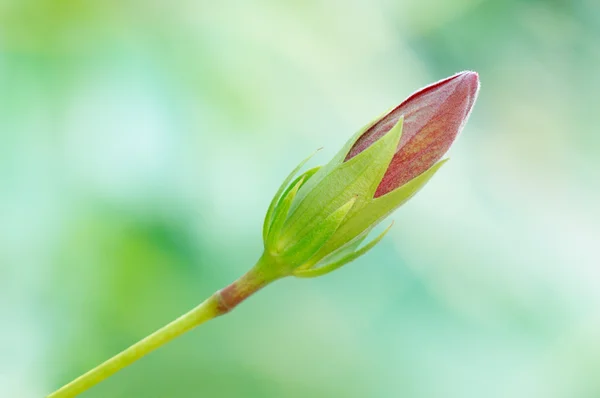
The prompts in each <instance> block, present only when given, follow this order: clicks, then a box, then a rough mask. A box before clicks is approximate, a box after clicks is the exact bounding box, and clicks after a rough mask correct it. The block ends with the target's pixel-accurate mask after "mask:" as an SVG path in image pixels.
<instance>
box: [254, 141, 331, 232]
mask: <svg viewBox="0 0 600 398" xmlns="http://www.w3.org/2000/svg"><path fill="white" fill-rule="evenodd" d="M320 150H321V148H319V149H317V150H316V151H314V152H313V153H312V154H310V156H308V157H307V158H306V159H304V160H303V161H302V162H300V164H299V165H298V166H296V168H295V169H294V170H292V172H291V173H290V174H289V175H288V176H287V177H286V178H285V180H283V183H282V184H281V186H280V187H279V189H278V190H277V192H276V193H275V196H273V199H272V200H271V203H270V204H269V208H268V209H267V214H266V215H265V221H264V223H263V241H265V240H266V239H267V235H268V234H269V228H270V227H271V223H272V221H273V219H272V217H273V211H274V210H275V206H276V205H277V203H278V202H279V199H280V198H281V197H282V194H283V192H284V191H285V189H286V188H288V190H289V187H288V184H289V183H290V181H292V179H293V178H294V176H295V175H296V174H297V173H298V171H300V169H301V168H302V166H304V165H305V164H306V162H308V161H309V160H310V158H312V157H313V156H314V155H315V154H316V153H317V152H319V151H320Z"/></svg>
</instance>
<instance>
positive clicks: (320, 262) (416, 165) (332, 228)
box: [263, 72, 479, 277]
mask: <svg viewBox="0 0 600 398" xmlns="http://www.w3.org/2000/svg"><path fill="white" fill-rule="evenodd" d="M478 89H479V78H478V76H477V73H475V72H461V73H458V74H456V75H454V76H451V77H449V78H447V79H444V80H441V81H439V82H437V83H434V84H432V85H430V86H427V87H425V88H423V89H421V90H419V91H417V92H416V93H414V94H413V95H411V96H410V97H408V99H406V100H405V101H404V102H402V103H401V104H400V105H398V106H397V107H396V108H394V109H392V110H391V111H389V112H387V113H386V114H384V115H383V116H381V117H379V118H377V119H376V120H375V121H374V122H372V123H370V124H369V125H367V126H366V127H365V128H363V129H361V130H360V131H359V132H358V133H357V134H356V135H355V136H354V137H353V138H352V139H350V141H348V143H346V145H345V146H344V147H343V148H342V150H341V151H340V152H339V153H338V154H337V155H336V156H335V157H334V158H333V159H332V160H331V161H330V162H329V163H328V164H326V165H325V166H323V167H316V168H313V169H311V170H308V171H307V172H305V173H304V174H302V175H301V176H299V177H298V178H296V179H295V180H294V181H292V180H293V178H294V176H295V174H296V173H297V172H298V171H299V170H300V168H301V167H302V166H303V165H304V164H305V163H306V161H308V159H306V160H304V161H303V162H302V163H301V164H300V165H299V166H298V167H297V168H296V169H295V170H294V171H293V172H292V173H291V174H290V176H288V178H287V179H286V180H285V181H284V183H283V184H282V186H281V187H280V189H279V191H278V192H277V194H276V195H275V197H274V198H273V201H272V202H271V205H270V206H269V210H268V211H267V215H266V217H265V223H264V227H263V239H264V243H265V253H264V255H263V261H264V262H265V263H270V264H276V267H278V268H280V275H281V276H285V275H289V274H293V275H295V276H299V277H312V276H318V275H323V274H325V273H328V272H331V271H332V270H334V269H336V268H338V267H340V266H342V265H344V264H346V263H348V262H350V261H352V260H354V259H356V258H357V257H359V256H361V255H362V254H364V253H366V252H367V251H368V250H370V249H371V248H372V247H373V246H374V245H375V244H376V243H377V242H379V241H380V240H381V239H382V238H383V236H384V235H385V233H386V232H387V230H386V231H384V232H383V233H382V234H380V235H379V236H378V237H377V238H375V239H374V240H373V241H372V242H370V243H369V244H367V245H365V246H363V247H362V248H358V246H359V245H360V244H361V243H362V241H363V240H364V238H365V237H366V236H367V234H368V233H369V232H370V231H371V230H372V228H373V227H374V226H375V225H377V224H378V223H379V222H381V221H382V220H383V219H384V218H385V217H387V216H388V215H389V214H390V213H391V212H392V211H393V210H395V209H396V208H397V207H399V206H400V205H402V204H403V203H404V202H406V201H407V200H408V199H409V198H410V197H411V196H412V195H414V194H415V193H416V192H417V191H418V190H419V189H420V188H421V187H422V186H423V185H424V184H425V183H426V182H427V181H428V180H429V179H430V178H431V177H432V176H433V174H434V173H435V172H436V171H437V170H438V169H439V168H440V167H441V165H442V164H443V163H444V161H440V159H441V158H442V156H443V155H444V154H445V153H446V151H447V150H448V149H449V148H450V146H451V144H452V142H453V141H454V139H455V138H456V136H457V135H458V133H459V132H460V130H461V129H462V127H463V125H464V123H465V122H466V120H467V117H468V115H469V113H470V111H471V109H472V107H473V104H474V102H475V99H476V97H477V92H478ZM388 230H389V228H388Z"/></svg>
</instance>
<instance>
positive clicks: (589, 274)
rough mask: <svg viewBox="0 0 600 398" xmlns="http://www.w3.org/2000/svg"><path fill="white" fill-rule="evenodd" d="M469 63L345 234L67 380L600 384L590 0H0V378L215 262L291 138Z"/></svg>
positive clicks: (338, 135) (301, 148) (219, 279)
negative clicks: (391, 184) (455, 112)
mask: <svg viewBox="0 0 600 398" xmlns="http://www.w3.org/2000/svg"><path fill="white" fill-rule="evenodd" d="M464 69H473V70H476V71H478V72H479V74H480V78H481V81H482V90H481V93H480V97H479V101H478V103H477V105H476V107H475V110H474V112H473V114H472V117H471V119H470V122H469V124H468V125H467V127H466V129H465V131H464V132H463V134H462V135H461V136H460V137H459V140H458V141H457V143H456V145H455V146H454V147H453V149H452V151H451V153H450V156H451V157H452V160H451V161H450V162H449V163H448V164H447V165H446V166H444V168H443V169H442V170H441V171H440V172H439V173H438V174H437V175H436V176H435V177H434V179H433V180H432V181H431V182H430V184H428V185H427V186H426V187H425V188H424V189H423V190H422V191H421V192H420V193H419V194H418V195H417V196H416V197H415V198H414V199H413V200H412V201H411V202H409V203H408V204H407V205H405V206H404V207H402V208H401V209H400V210H398V211H397V212H396V213H395V214H394V216H393V218H394V219H395V220H396V225H395V226H394V228H393V229H392V231H391V233H390V234H389V235H388V237H387V238H386V239H385V240H384V241H383V243H381V244H380V245H379V246H378V247H377V248H376V249H374V250H373V251H372V252H371V253H370V254H369V255H368V256H365V257H363V258H361V259H359V260H358V261H356V262H355V263H352V264H350V265H348V266H346V267H344V268H343V269H342V270H340V271H337V272H335V273H334V274H330V275H328V276H326V277H323V278H320V279H316V280H293V279H288V280H284V281H280V282H277V283H276V284H274V285H273V286H271V287H269V288H267V289H266V290H264V291H262V292H260V294H258V295H257V296H255V297H253V298H251V299H250V300H249V301H248V302H246V303H244V304H243V305H242V306H240V307H239V308H238V309H237V310H236V311H234V312H233V313H232V314H230V315H228V316H227V317H224V318H221V319H218V320H216V321H213V322H210V323H208V324H206V325H203V326H202V327H201V328H199V329H196V330H195V331H193V332H191V333H189V334H187V335H185V336H183V337H182V338H180V339H179V340H177V341H175V342H173V343H171V344H169V345H168V346H165V347H163V348H161V349H160V350H159V351H157V352H155V353H153V354H151V355H150V356H148V357H146V358H144V359H143V360H141V361H139V362H138V363H136V364H135V365H133V366H131V367H130V368H127V369H126V370H124V371H122V372H120V373H119V374H117V375H116V376H114V377H113V378H111V379H110V380H107V381H106V382H104V383H102V384H100V385H98V386H97V387H95V388H93V389H92V390H90V391H89V392H87V393H85V394H83V396H85V397H90V398H93V397H148V398H153V397H224V398H228V397H265V398H269V397H278V398H279V397H292V398H293V397H350V398H352V397H361V398H362V397H377V398H379V397H382V398H386V397H390V398H393V397H419V398H421V397H427V398H448V397H460V398H470V397H473V398H475V397H487V398H495V397H498V398H500V397H513V398H521V397H523V398H532V397H541V398H542V397H543V398H597V397H600V377H599V375H600V260H599V255H598V253H599V252H598V244H599V242H598V241H599V238H600V231H599V222H600V207H599V205H598V203H600V178H599V176H598V174H599V173H598V170H600V131H599V129H598V127H597V126H598V112H599V111H600V96H599V94H598V93H599V92H600V73H599V70H600V2H598V1H596V0H554V1H542V0H528V1H522V0H502V1H492V0H474V1H473V0H438V1H422V0H406V1H384V0H381V1H368V0H364V1H327V2H319V1H288V2H281V1H274V0H255V1H245V0H237V1H236V0H221V1H218V2H215V1H211V2H209V1H196V0H179V1H173V0H171V1H164V0H156V1H139V0H132V1H116V0H103V1H100V0H87V1H84V0H2V1H0V396H2V397H23V398H28V397H41V396H43V395H45V394H47V393H49V392H50V391H52V390H54V389H56V388H58V387H59V386H60V385H62V384H63V383H65V382H67V381H69V380H70V379H72V378H73V377H75V376H77V375H79V374H80V373H82V372H84V371H86V370H88V369H89V368H91V367H93V366H95V365H96V364H98V363H100V362H101V361H103V360H104V359H106V358H108V357H110V356H111V355H113V354H115V353H116V352H118V351H120V350H121V349H123V348H125V347H126V346H128V345H129V344H131V343H133V342H134V341H137V340H138V339H139V338H141V337H143V336H145V335H146V334H148V333H149V332H151V331H153V330H154V329H156V328H158V327H159V326H162V325H163V324H165V323H167V322H168V321H170V320H171V319H173V318H174V317H175V316H177V315H179V314H181V313H183V312H185V311H187V310H188V309H190V308H191V307H193V306H194V305H196V304H197V303H198V302H199V301H200V300H201V299H203V298H205V297H206V296H208V295H209V294H211V293H212V292H213V291H214V290H216V289H218V288H220V287H222V286H224V285H225V284H227V283H229V282H231V281H232V280H233V279H235V278H236V277H237V276H239V275H240V274H242V273H243V272H244V271H245V270H246V269H248V267H249V266H251V265H252V264H253V263H254V261H255V260H256V259H257V258H258V256H259V255H260V252H261V241H260V228H261V223H262V217H263V215H264V212H265V210H266V207H267V205H268V203H269V201H270V199H271V196H272V194H273V193H274V191H275V190H276V188H277V187H278V185H279V183H280V181H281V180H282V179H283V178H284V177H285V175H287V173H288V171H289V170H291V169H292V168H293V167H294V166H295V165H296V164H297V163H298V162H299V161H300V160H301V159H303V158H304V157H305V156H306V155H307V154H309V153H310V152H312V151H313V150H314V149H316V148H318V147H321V146H324V147H325V149H324V150H323V151H321V152H320V154H319V155H317V157H316V159H314V160H313V161H312V165H316V164H320V163H324V162H326V161H327V160H328V159H329V158H330V157H331V156H332V155H333V154H334V153H335V152H336V151H337V149H338V147H339V146H340V145H342V144H343V143H344V142H345V141H346V139H347V138H348V137H349V136H350V135H351V134H352V133H353V132H354V131H356V130H357V129H358V128H359V127H360V126H362V125H363V124H365V123H366V122H367V121H369V120H371V119H372V118H373V117H374V116H376V115H378V114H379V113H380V112H382V111H383V110H385V109H387V108H389V107H390V106H393V105H395V104H397V103H398V102H400V101H401V100H402V99H403V98H405V97H406V96H408V95H409V94H410V93H411V92H413V91H414V90H416V89H418V88H419V87H421V86H423V85H426V84H428V83H430V82H432V81H435V80H438V79H441V78H443V77H445V76H448V75H450V74H453V73H455V72H457V71H460V70H464Z"/></svg>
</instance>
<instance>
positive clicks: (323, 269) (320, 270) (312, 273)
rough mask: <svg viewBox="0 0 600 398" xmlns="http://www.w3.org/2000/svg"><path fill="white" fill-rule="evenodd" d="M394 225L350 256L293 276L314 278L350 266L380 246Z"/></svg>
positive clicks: (304, 270)
mask: <svg viewBox="0 0 600 398" xmlns="http://www.w3.org/2000/svg"><path fill="white" fill-rule="evenodd" d="M392 225H394V223H393V222H392V223H391V224H390V226H389V227H387V228H386V229H385V231H383V232H382V233H381V234H379V235H378V236H377V237H376V238H375V239H373V240H372V241H371V242H369V243H367V244H366V245H365V246H363V247H361V248H360V249H358V250H356V251H354V252H351V253H349V254H346V255H345V256H343V257H341V258H340V259H338V260H335V261H332V262H330V263H326V264H324V265H322V266H319V267H316V268H311V269H300V268H298V269H296V270H295V271H294V272H293V273H292V275H294V276H296V277H298V278H314V277H317V276H321V275H325V274H328V273H330V272H332V271H335V270H336V269H338V268H340V267H342V266H344V265H346V264H348V263H349V262H352V261H354V260H356V259H357V258H359V257H360V256H362V255H363V254H365V253H367V252H368V251H369V250H371V249H372V248H373V247H375V245H376V244H378V243H379V242H380V241H381V240H382V239H383V237H384V236H385V235H386V234H387V233H388V231H389V230H390V229H391V228H392Z"/></svg>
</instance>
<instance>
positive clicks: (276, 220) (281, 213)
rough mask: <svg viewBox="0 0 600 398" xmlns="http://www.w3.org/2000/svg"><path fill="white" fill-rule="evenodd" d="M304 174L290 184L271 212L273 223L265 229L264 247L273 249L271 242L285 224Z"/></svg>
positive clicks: (276, 237) (275, 238) (273, 241)
mask: <svg viewBox="0 0 600 398" xmlns="http://www.w3.org/2000/svg"><path fill="white" fill-rule="evenodd" d="M305 178H306V177H305V176H301V177H300V179H299V180H298V181H297V182H296V183H295V184H294V185H293V186H292V188H291V189H290V190H288V191H287V193H286V194H285V195H284V196H283V197H282V198H281V201H280V203H278V204H277V206H276V208H275V211H274V212H273V223H272V224H271V227H270V228H269V230H268V231H267V237H266V239H265V249H269V250H273V244H274V243H275V241H276V240H277V239H278V237H279V233H280V232H281V229H282V228H283V225H284V224H285V220H286V219H287V216H288V213H289V211H290V207H291V206H292V202H293V201H294V197H295V196H296V193H298V190H299V189H300V186H302V183H303V182H304V179H305Z"/></svg>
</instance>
